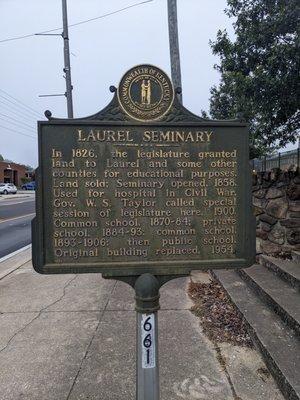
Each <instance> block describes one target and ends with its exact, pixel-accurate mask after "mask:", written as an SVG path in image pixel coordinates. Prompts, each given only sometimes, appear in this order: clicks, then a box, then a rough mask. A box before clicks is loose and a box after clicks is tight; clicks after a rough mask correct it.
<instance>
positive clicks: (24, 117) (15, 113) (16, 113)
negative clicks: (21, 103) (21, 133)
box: [0, 99, 36, 122]
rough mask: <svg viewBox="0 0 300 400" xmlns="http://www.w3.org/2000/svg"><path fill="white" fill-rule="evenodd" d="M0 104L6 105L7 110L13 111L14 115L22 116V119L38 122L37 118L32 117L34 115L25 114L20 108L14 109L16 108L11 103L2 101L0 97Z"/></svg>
mask: <svg viewBox="0 0 300 400" xmlns="http://www.w3.org/2000/svg"><path fill="white" fill-rule="evenodd" d="M0 104H1V107H5V108H6V111H8V112H10V113H13V115H17V116H20V117H21V118H22V119H26V120H27V121H29V122H33V121H34V122H36V120H32V118H33V117H32V115H30V116H28V115H24V114H23V113H22V112H23V110H21V111H20V110H19V109H18V108H15V109H14V108H12V106H11V105H10V104H6V103H4V102H2V101H1V99H0ZM20 113H21V114H20Z"/></svg>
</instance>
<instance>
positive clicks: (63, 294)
mask: <svg viewBox="0 0 300 400" xmlns="http://www.w3.org/2000/svg"><path fill="white" fill-rule="evenodd" d="M76 277H77V275H75V276H74V277H72V279H70V280H69V281H68V282H67V283H66V284H65V285H64V287H63V293H62V295H61V296H60V297H59V299H57V300H55V301H53V302H52V303H50V304H48V305H47V306H45V307H43V308H42V309H41V310H40V311H39V312H38V314H37V315H36V316H35V317H33V318H32V320H30V321H29V322H28V323H27V324H26V325H24V326H23V327H22V328H20V329H19V330H18V331H17V332H15V333H14V334H13V335H12V336H11V338H10V339H9V340H8V342H7V343H6V345H5V346H4V347H2V349H0V353H2V352H3V351H4V350H5V349H7V347H8V346H9V345H10V344H11V342H12V341H13V339H14V338H15V337H16V336H17V335H18V334H19V333H21V332H24V331H25V329H26V328H28V326H29V325H31V324H32V323H33V322H34V321H35V320H37V319H38V318H39V317H40V316H41V315H42V313H43V312H44V311H45V310H47V308H49V307H51V306H53V305H54V304H56V303H58V302H59V301H60V300H61V299H62V298H63V297H64V296H65V294H66V289H67V287H68V286H69V285H70V284H71V283H72V282H73V281H74V280H75V278H76Z"/></svg>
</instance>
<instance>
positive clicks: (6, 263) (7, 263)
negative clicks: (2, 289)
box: [0, 244, 31, 280]
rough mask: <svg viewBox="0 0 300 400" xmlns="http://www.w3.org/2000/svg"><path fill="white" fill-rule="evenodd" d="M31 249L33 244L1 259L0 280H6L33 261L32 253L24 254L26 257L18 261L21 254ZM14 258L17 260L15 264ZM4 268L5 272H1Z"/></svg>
mask: <svg viewBox="0 0 300 400" xmlns="http://www.w3.org/2000/svg"><path fill="white" fill-rule="evenodd" d="M29 249H31V244H29V245H27V246H24V247H22V248H21V249H19V250H16V251H14V252H13V253H10V254H8V255H7V256H4V257H2V258H0V280H1V279H3V278H5V277H6V276H7V275H9V274H11V273H12V272H14V271H15V270H17V269H18V268H20V267H22V265H24V264H26V263H27V262H28V261H30V260H31V252H29V253H28V254H27V255H25V254H24V257H23V258H22V259H21V260H20V259H19V260H18V258H19V257H18V256H19V255H20V253H23V252H26V251H27V250H29ZM13 258H16V261H15V262H14V260H13ZM11 264H13V265H11ZM2 268H4V270H3V271H1V269H2Z"/></svg>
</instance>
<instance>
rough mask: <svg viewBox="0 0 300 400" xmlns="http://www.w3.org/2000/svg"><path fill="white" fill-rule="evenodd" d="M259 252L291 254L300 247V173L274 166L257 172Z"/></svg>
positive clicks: (254, 199)
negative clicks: (271, 168) (273, 168)
mask: <svg viewBox="0 0 300 400" xmlns="http://www.w3.org/2000/svg"><path fill="white" fill-rule="evenodd" d="M252 185H253V186H252V192H253V209H254V214H255V216H256V238H257V253H264V254H268V255H279V254H280V255H289V254H290V253H291V250H299V249H300V176H299V174H297V172H295V171H288V172H284V171H280V170H273V171H271V172H259V173H257V174H254V175H253V181H252Z"/></svg>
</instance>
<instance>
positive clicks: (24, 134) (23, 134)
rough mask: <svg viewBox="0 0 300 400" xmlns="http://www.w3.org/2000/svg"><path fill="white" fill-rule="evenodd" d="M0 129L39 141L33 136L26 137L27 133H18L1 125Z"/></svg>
mask: <svg viewBox="0 0 300 400" xmlns="http://www.w3.org/2000/svg"><path fill="white" fill-rule="evenodd" d="M0 128H3V129H6V130H8V131H11V132H14V133H16V134H17V135H22V136H27V137H30V138H32V139H37V137H34V136H31V135H26V133H21V132H16V131H15V130H14V129H10V128H7V127H6V126H3V125H0Z"/></svg>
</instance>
